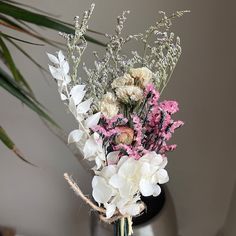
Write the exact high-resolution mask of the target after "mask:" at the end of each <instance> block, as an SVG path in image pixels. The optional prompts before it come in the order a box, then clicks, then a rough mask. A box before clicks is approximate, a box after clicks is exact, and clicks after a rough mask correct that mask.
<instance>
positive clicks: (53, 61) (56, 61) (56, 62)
mask: <svg viewBox="0 0 236 236" xmlns="http://www.w3.org/2000/svg"><path fill="white" fill-rule="evenodd" d="M47 55H48V58H49V60H50V61H51V62H52V63H53V64H59V60H58V59H57V57H55V56H54V55H52V54H50V53H47Z"/></svg>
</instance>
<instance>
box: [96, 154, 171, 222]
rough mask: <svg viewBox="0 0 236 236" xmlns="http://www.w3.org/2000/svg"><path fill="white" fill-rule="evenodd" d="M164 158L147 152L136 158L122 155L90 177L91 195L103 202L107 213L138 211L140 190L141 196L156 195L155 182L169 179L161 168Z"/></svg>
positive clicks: (110, 214)
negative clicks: (115, 163) (116, 160)
mask: <svg viewBox="0 0 236 236" xmlns="http://www.w3.org/2000/svg"><path fill="white" fill-rule="evenodd" d="M166 164H167V159H166V158H164V157H162V156H161V155H159V154H156V153H155V152H150V153H148V154H146V155H144V156H143V157H141V158H140V159H139V160H135V159H133V158H129V157H127V156H123V157H121V158H120V160H119V162H118V163H117V165H108V166H105V167H104V168H103V169H102V170H101V171H97V172H96V176H94V178H93V181H92V187H93V197H94V199H95V201H96V202H98V203H99V204H103V206H104V207H105V208H106V210H107V213H106V215H107V217H108V218H109V217H112V215H113V214H114V212H115V209H118V210H119V211H120V212H121V213H122V214H123V215H126V214H127V215H131V216H135V215H137V214H139V213H140V210H141V208H140V204H139V200H140V197H139V195H140V193H141V194H142V195H143V196H158V195H159V194H160V192H161V189H160V187H159V185H158V184H164V183H166V182H168V180H169V177H168V173H167V171H166V170H165V169H164V168H165V166H166Z"/></svg>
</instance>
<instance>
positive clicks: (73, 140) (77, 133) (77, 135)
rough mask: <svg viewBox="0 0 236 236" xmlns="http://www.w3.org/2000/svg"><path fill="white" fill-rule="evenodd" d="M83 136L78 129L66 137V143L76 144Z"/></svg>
mask: <svg viewBox="0 0 236 236" xmlns="http://www.w3.org/2000/svg"><path fill="white" fill-rule="evenodd" d="M83 134H84V132H83V131H82V130H79V129H76V130H73V131H71V132H70V134H69V136H68V143H78V142H79V141H80V139H81V138H82V136H83Z"/></svg>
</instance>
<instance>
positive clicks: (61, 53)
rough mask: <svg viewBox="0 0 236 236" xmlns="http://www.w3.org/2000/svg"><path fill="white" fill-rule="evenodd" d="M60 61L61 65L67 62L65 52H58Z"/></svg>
mask: <svg viewBox="0 0 236 236" xmlns="http://www.w3.org/2000/svg"><path fill="white" fill-rule="evenodd" d="M58 59H59V62H60V63H62V62H63V61H64V60H65V56H64V55H63V52H62V51H61V50H60V51H59V52H58Z"/></svg>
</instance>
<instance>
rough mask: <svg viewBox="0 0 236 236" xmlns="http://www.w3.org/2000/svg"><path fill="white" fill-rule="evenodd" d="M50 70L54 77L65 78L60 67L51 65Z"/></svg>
mask: <svg viewBox="0 0 236 236" xmlns="http://www.w3.org/2000/svg"><path fill="white" fill-rule="evenodd" d="M49 70H50V72H51V75H52V77H53V78H54V79H57V80H63V76H62V75H61V73H60V70H59V69H58V68H55V67H54V66H51V65H49Z"/></svg>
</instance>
